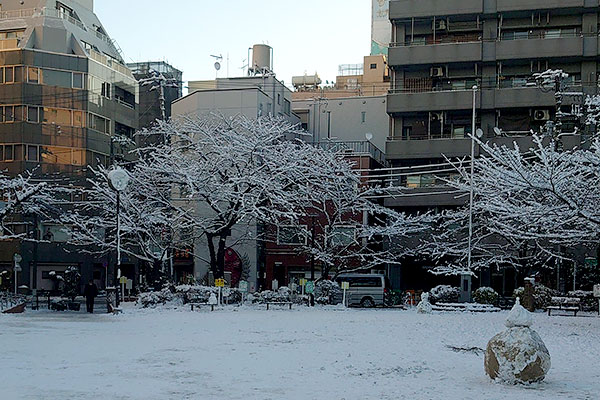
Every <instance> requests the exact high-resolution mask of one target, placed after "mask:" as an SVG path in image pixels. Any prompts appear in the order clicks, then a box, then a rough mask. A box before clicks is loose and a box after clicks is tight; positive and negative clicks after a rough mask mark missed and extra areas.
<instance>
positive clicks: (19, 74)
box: [15, 67, 24, 83]
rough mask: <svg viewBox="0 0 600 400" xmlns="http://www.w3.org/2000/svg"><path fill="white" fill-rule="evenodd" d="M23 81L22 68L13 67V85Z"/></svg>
mask: <svg viewBox="0 0 600 400" xmlns="http://www.w3.org/2000/svg"><path fill="white" fill-rule="evenodd" d="M23 81H24V79H23V67H15V83H20V82H23Z"/></svg>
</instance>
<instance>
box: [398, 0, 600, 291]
mask: <svg viewBox="0 0 600 400" xmlns="http://www.w3.org/2000/svg"><path fill="white" fill-rule="evenodd" d="M599 12H600V7H599V2H598V1H597V0H594V1H590V0H561V1H549V0H519V1H516V0H447V1H444V2H440V1H435V0H395V1H391V2H390V8H389V13H390V20H391V22H392V38H391V42H392V43H391V47H390V50H389V57H388V63H389V66H390V68H391V81H392V82H391V91H390V94H389V95H388V102H387V111H388V114H389V115H390V118H391V120H392V123H391V132H390V138H389V139H388V142H387V146H386V157H387V160H388V162H390V163H391V164H392V165H393V166H396V167H408V166H413V167H414V166H423V165H425V167H422V168H421V169H419V168H413V169H412V170H411V172H413V173H412V174H410V176H405V177H403V178H402V182H401V184H402V186H404V187H405V189H406V190H407V191H409V192H410V193H411V195H410V196H400V197H398V198H394V199H389V200H388V201H387V202H386V204H387V205H389V206H391V207H397V208H401V209H403V210H408V211H424V210H428V209H432V208H438V209H440V208H444V207H454V206H459V205H461V204H464V203H465V201H466V198H465V197H464V196H463V197H457V196H456V194H454V193H448V191H444V190H440V187H442V186H443V182H442V181H440V180H439V179H437V177H439V176H443V175H444V173H445V172H442V171H436V169H445V168H446V169H447V167H444V166H443V165H442V166H439V165H440V164H443V163H444V162H445V158H444V157H449V158H453V157H468V156H469V155H470V149H471V140H470V139H469V136H468V135H469V133H470V132H471V129H472V128H471V124H472V107H473V90H472V87H473V86H474V85H477V87H478V89H477V95H476V100H475V108H476V126H477V128H481V129H482V130H483V132H484V140H487V141H490V142H493V143H498V144H509V145H510V144H511V143H512V142H513V141H516V142H517V143H518V144H519V145H520V146H521V148H528V147H529V146H530V144H531V132H532V131H539V130H540V129H541V128H542V127H543V126H544V125H545V124H546V123H547V122H548V121H550V120H553V119H554V116H555V113H556V101H555V94H554V90H553V89H549V90H544V91H543V90H541V89H540V88H538V87H536V85H535V84H534V83H532V81H531V77H532V76H533V74H535V73H536V72H543V71H546V70H548V69H562V70H564V71H565V72H567V73H568V74H569V79H568V81H567V82H566V91H567V92H571V93H573V92H575V93H579V94H581V93H582V92H583V93H587V94H595V93H597V91H598V80H597V75H598V71H599V67H600V65H599V63H598V61H599V58H598V56H599V50H598V27H599ZM581 99H582V96H581V95H578V96H566V97H565V102H564V107H565V111H566V110H570V107H572V106H573V105H574V104H575V105H576V104H578V103H580V102H581ZM494 128H499V130H498V129H494ZM567 129H568V123H567V124H565V130H567ZM564 140H565V142H566V143H565V145H566V146H573V145H578V144H580V143H581V136H580V135H578V134H575V135H571V136H569V137H567V138H565V139H564ZM477 152H478V149H477ZM427 165H431V166H430V167H427ZM435 165H438V166H439V167H436V166H435ZM419 171H423V173H421V174H419V173H418V172H419ZM507 290H508V289H507Z"/></svg>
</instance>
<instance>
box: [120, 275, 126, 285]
mask: <svg viewBox="0 0 600 400" xmlns="http://www.w3.org/2000/svg"><path fill="white" fill-rule="evenodd" d="M119 283H122V284H125V283H127V277H126V276H122V277H120V278H119Z"/></svg>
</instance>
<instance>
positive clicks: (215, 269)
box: [206, 231, 229, 279]
mask: <svg viewBox="0 0 600 400" xmlns="http://www.w3.org/2000/svg"><path fill="white" fill-rule="evenodd" d="M206 237H207V240H208V251H209V253H210V270H211V271H212V273H213V276H214V278H215V279H221V278H223V277H224V276H225V250H226V248H227V246H226V244H227V238H228V237H229V234H228V231H225V232H223V233H220V234H218V235H215V234H207V235H206ZM217 237H218V238H219V243H218V244H217V246H216V248H215V243H214V239H215V238H217Z"/></svg>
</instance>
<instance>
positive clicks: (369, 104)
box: [293, 96, 389, 150]
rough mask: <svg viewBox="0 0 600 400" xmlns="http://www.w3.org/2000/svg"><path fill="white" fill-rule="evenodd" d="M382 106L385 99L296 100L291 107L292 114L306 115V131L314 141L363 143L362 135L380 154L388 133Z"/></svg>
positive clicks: (385, 115) (377, 97)
mask: <svg viewBox="0 0 600 400" xmlns="http://www.w3.org/2000/svg"><path fill="white" fill-rule="evenodd" d="M386 106H387V97H386V96H375V97H346V98H340V99H326V100H300V101H294V103H293V109H294V110H297V111H299V112H301V111H304V112H305V113H306V112H307V113H308V115H307V116H306V118H307V122H308V131H309V132H310V133H312V134H313V135H314V138H315V141H318V142H320V141H325V140H327V139H331V140H335V141H365V140H366V139H365V134H366V133H372V134H373V140H371V142H372V143H373V144H374V145H375V146H377V147H378V148H379V149H381V150H384V149H385V142H386V139H387V136H388V133H389V116H388V115H387V113H386ZM363 113H365V114H364V122H363Z"/></svg>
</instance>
